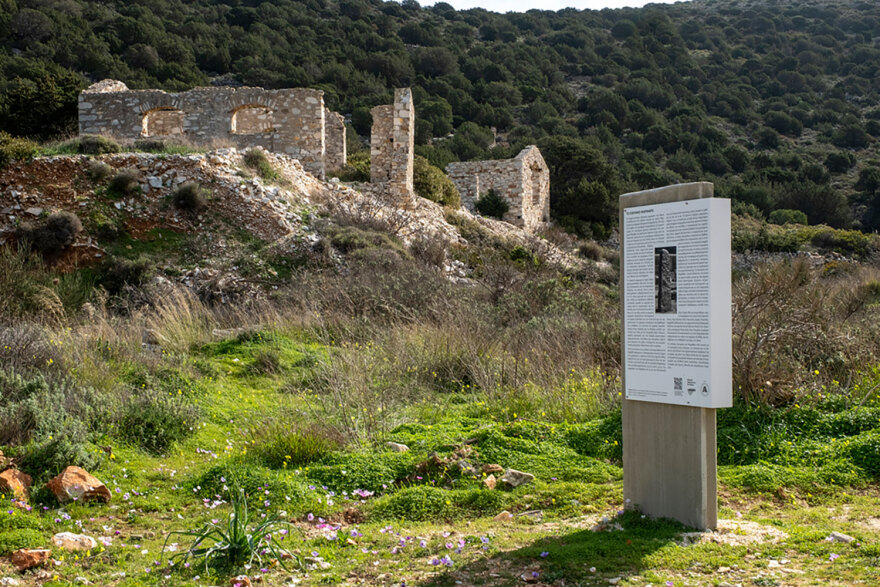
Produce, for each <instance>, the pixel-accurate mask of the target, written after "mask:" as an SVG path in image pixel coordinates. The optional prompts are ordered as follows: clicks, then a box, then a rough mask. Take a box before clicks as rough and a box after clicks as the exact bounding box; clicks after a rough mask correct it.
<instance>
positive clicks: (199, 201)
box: [171, 181, 210, 214]
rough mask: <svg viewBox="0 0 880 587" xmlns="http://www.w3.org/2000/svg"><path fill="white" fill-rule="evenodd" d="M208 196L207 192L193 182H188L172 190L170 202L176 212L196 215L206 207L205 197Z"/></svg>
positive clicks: (208, 192)
mask: <svg viewBox="0 0 880 587" xmlns="http://www.w3.org/2000/svg"><path fill="white" fill-rule="evenodd" d="M209 195H210V191H209V190H206V189H204V188H202V187H201V186H200V185H199V184H197V183H196V182H194V181H188V182H186V183H184V184H182V185H181V186H180V187H179V188H177V189H176V190H174V193H173V194H172V195H171V202H172V204H174V207H175V208H177V209H178V210H183V211H184V212H190V213H193V214H198V213H199V212H201V211H202V210H204V209H205V208H206V207H207V206H208V200H207V197H208V196H209Z"/></svg>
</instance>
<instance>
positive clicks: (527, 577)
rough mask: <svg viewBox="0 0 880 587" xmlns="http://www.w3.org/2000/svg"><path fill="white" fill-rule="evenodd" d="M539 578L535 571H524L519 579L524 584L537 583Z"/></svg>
mask: <svg viewBox="0 0 880 587" xmlns="http://www.w3.org/2000/svg"><path fill="white" fill-rule="evenodd" d="M539 576H540V575H539V574H538V572H537V571H526V572H525V573H523V574H522V575H520V576H519V578H520V579H522V580H523V582H524V583H537V582H538V577H539Z"/></svg>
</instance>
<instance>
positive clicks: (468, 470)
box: [455, 459, 477, 477]
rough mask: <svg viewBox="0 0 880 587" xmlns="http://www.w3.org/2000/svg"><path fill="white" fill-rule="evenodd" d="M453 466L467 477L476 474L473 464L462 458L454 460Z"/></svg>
mask: <svg viewBox="0 0 880 587" xmlns="http://www.w3.org/2000/svg"><path fill="white" fill-rule="evenodd" d="M455 468H456V469H458V470H459V472H460V473H461V474H462V475H466V476H468V477H474V476H476V475H477V470H476V469H475V468H474V466H473V465H472V464H470V463H469V462H467V461H466V460H464V459H461V460H459V461H458V462H456V463H455Z"/></svg>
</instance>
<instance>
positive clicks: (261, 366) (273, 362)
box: [248, 349, 284, 375]
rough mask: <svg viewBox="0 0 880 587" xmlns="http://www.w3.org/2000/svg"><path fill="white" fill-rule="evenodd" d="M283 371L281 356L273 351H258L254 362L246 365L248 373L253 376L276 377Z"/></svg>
mask: <svg viewBox="0 0 880 587" xmlns="http://www.w3.org/2000/svg"><path fill="white" fill-rule="evenodd" d="M282 371H284V365H282V364H281V355H280V354H279V353H278V351H277V350H275V349H260V350H259V351H257V353H256V355H254V361H253V363H251V364H250V365H248V372H250V373H252V374H254V375H276V374H278V373H281V372H282Z"/></svg>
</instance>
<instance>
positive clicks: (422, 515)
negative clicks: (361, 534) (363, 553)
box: [370, 485, 449, 522]
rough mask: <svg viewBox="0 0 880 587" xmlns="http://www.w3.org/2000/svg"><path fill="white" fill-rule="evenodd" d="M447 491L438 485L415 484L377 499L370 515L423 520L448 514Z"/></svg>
mask: <svg viewBox="0 0 880 587" xmlns="http://www.w3.org/2000/svg"><path fill="white" fill-rule="evenodd" d="M448 493H449V492H448V491H445V490H443V489H440V488H439V487H430V486H427V485H417V486H415V487H407V488H404V489H401V490H400V491H398V492H396V493H393V494H391V495H387V496H384V497H381V498H379V499H377V500H376V501H375V502H374V503H373V506H372V508H371V510H370V517H375V518H379V519H386V520H387V519H391V520H408V521H412V522H423V521H427V520H436V519H439V518H444V517H446V516H448V513H449V506H447V504H446V501H447V495H448Z"/></svg>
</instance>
